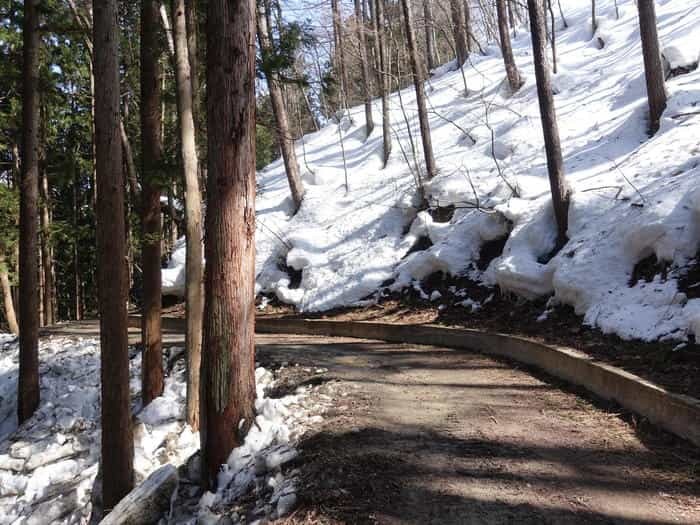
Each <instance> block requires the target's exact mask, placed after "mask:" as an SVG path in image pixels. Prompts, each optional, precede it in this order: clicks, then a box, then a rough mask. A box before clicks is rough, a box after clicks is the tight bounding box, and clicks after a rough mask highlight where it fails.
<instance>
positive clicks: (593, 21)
mask: <svg viewBox="0 0 700 525" xmlns="http://www.w3.org/2000/svg"><path fill="white" fill-rule="evenodd" d="M591 27H592V28H593V35H595V32H596V31H598V20H597V18H596V14H595V0H591Z"/></svg>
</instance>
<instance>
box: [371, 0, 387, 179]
mask: <svg viewBox="0 0 700 525" xmlns="http://www.w3.org/2000/svg"><path fill="white" fill-rule="evenodd" d="M374 15H375V26H376V28H377V42H378V47H379V69H380V71H381V73H382V78H381V85H380V93H381V97H382V137H383V149H382V151H383V157H382V161H383V164H384V167H385V168H386V165H387V163H388V162H389V157H390V156H391V117H390V113H389V110H390V105H389V83H390V82H391V72H390V71H389V67H390V62H391V60H390V59H389V55H388V53H387V42H386V34H385V32H384V29H385V25H386V19H385V18H384V0H375V4H374Z"/></svg>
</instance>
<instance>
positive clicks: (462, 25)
mask: <svg viewBox="0 0 700 525" xmlns="http://www.w3.org/2000/svg"><path fill="white" fill-rule="evenodd" d="M450 7H451V8H452V30H453V32H454V39H455V52H456V58H457V65H458V66H461V65H463V64H464V63H465V62H466V61H467V58H468V56H469V35H467V24H466V21H465V19H464V2H463V1H462V0H450Z"/></svg>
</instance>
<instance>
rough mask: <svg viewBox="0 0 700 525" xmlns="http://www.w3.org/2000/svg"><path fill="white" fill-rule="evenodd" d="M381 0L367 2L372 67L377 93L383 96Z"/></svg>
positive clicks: (368, 0)
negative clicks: (379, 3)
mask: <svg viewBox="0 0 700 525" xmlns="http://www.w3.org/2000/svg"><path fill="white" fill-rule="evenodd" d="M379 1H380V0H367V6H368V8H369V18H370V25H371V32H372V39H371V40H372V59H373V62H372V65H373V66H374V74H375V77H376V83H377V93H379V94H381V92H382V84H383V82H384V80H383V78H384V73H383V72H382V63H381V47H380V45H379V25H378V24H377V3H378V2H379Z"/></svg>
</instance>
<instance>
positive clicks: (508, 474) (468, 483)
mask: <svg viewBox="0 0 700 525" xmlns="http://www.w3.org/2000/svg"><path fill="white" fill-rule="evenodd" d="M258 344H259V353H258V356H259V359H261V360H263V361H264V362H268V364H269V363H283V362H288V363H300V364H302V365H305V366H309V367H314V368H315V367H324V368H328V369H329V371H328V372H326V373H324V374H320V375H318V376H316V377H315V378H313V379H311V380H309V379H308V378H307V379H306V381H307V382H309V381H311V382H314V381H315V382H321V381H325V382H333V383H335V388H334V389H333V391H334V392H341V394H338V395H337V400H336V410H335V411H334V412H333V413H331V414H328V415H327V417H326V422H325V424H324V427H323V428H322V429H321V430H320V431H319V432H317V433H314V434H313V435H310V436H308V437H307V439H306V440H305V442H304V443H303V445H302V459H301V461H300V464H299V466H300V468H301V470H302V478H303V480H304V483H303V488H302V491H301V496H302V497H301V500H302V507H301V508H300V509H299V510H298V511H297V513H296V514H295V515H294V517H293V518H292V520H290V522H292V523H338V522H341V523H389V524H394V523H397V524H398V523H406V524H426V523H435V524H451V523H454V524H470V523H484V524H494V523H518V524H522V523H533V524H534V523H537V524H540V523H625V524H627V523H700V481H699V475H700V453H699V451H698V450H697V449H696V448H695V447H692V446H691V445H689V444H685V443H682V442H679V441H678V440H675V439H673V438H671V437H669V436H667V435H663V434H661V433H659V432H656V431H654V430H653V429H649V428H644V425H642V424H640V425H637V424H635V422H634V421H633V420H630V418H627V419H628V421H625V420H623V419H622V418H621V417H620V416H619V415H618V414H616V413H614V412H611V411H609V410H605V409H603V408H600V407H596V406H594V405H593V404H592V403H591V402H589V401H587V400H585V399H584V398H582V397H580V396H578V395H576V394H575V393H573V392H566V391H564V390H562V386H563V385H560V384H555V383H554V382H552V381H551V380H549V379H546V378H538V377H535V376H534V375H533V374H532V373H530V372H528V371H524V370H522V369H518V368H517V367H515V366H513V365H512V364H505V363H502V362H498V361H494V360H492V359H490V358H486V357H484V356H480V355H475V354H469V353H462V352H456V351H453V350H448V349H440V348H432V347H416V346H407V345H396V344H389V343H383V342H367V341H358V340H339V339H333V340H329V339H320V338H308V337H295V336H284V337H283V338H281V337H280V336H259V337H258ZM295 386H296V384H295V382H294V379H293V378H290V381H289V385H288V387H289V388H290V389H292V388H294V387H295Z"/></svg>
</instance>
